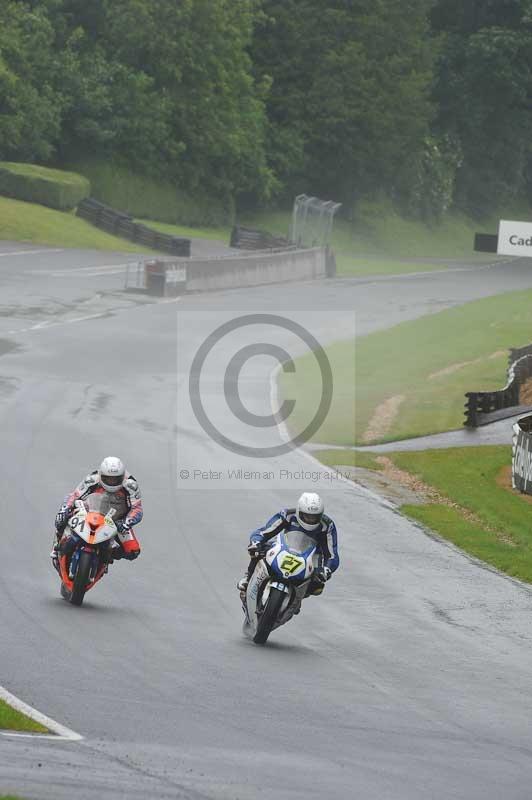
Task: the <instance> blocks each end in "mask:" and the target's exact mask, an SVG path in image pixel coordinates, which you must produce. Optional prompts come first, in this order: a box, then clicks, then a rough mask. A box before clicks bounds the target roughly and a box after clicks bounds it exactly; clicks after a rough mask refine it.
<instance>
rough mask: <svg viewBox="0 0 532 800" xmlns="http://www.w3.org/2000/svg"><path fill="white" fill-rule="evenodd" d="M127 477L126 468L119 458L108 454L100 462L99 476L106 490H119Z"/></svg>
mask: <svg viewBox="0 0 532 800" xmlns="http://www.w3.org/2000/svg"><path fill="white" fill-rule="evenodd" d="M125 477H126V468H125V467H124V465H123V464H122V462H121V461H120V459H119V458H116V457H115V456H107V458H104V460H103V461H102V463H101V464H100V469H99V478H100V484H101V485H102V486H103V488H104V489H105V491H106V492H112V493H113V494H114V492H117V491H118V490H119V489H120V487H121V486H122V484H123V483H124V478H125Z"/></svg>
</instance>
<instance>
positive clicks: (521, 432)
mask: <svg viewBox="0 0 532 800" xmlns="http://www.w3.org/2000/svg"><path fill="white" fill-rule="evenodd" d="M513 431H514V436H513V445H512V486H513V487H514V489H519V491H520V492H523V493H524V494H532V416H528V417H523V418H522V419H520V420H518V422H516V423H515V425H514V426H513Z"/></svg>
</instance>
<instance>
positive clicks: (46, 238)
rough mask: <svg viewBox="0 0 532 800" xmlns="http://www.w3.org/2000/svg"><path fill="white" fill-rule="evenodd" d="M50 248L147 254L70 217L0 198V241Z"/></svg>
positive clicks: (123, 240)
mask: <svg viewBox="0 0 532 800" xmlns="http://www.w3.org/2000/svg"><path fill="white" fill-rule="evenodd" d="M1 239H3V240H6V241H13V242H29V243H31V244H44V245H50V246H52V247H76V248H87V249H91V250H115V251H118V252H121V253H146V252H148V251H147V250H146V249H145V248H142V247H138V246H137V245H135V244H133V243H132V242H128V241H127V240H126V239H119V238H118V237H116V236H111V234H108V233H105V232H104V231H100V230H98V228H95V227H94V226H93V225H90V224H89V223H88V222H85V221H84V220H82V219H79V217H76V216H75V215H74V214H73V213H66V212H62V211H55V210H53V209H51V208H46V207H45V206H41V205H37V204H35V203H25V202H22V201H20V200H11V199H9V198H7V197H0V240H1Z"/></svg>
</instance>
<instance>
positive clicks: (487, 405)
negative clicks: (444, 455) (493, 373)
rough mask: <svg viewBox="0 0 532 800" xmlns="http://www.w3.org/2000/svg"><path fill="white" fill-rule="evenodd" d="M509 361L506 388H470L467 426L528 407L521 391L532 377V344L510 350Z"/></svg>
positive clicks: (511, 414)
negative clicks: (477, 389) (523, 404)
mask: <svg viewBox="0 0 532 800" xmlns="http://www.w3.org/2000/svg"><path fill="white" fill-rule="evenodd" d="M529 350H530V352H529ZM521 353H522V355H520V354H521ZM509 361H510V366H509V369H508V381H507V383H506V386H505V387H504V388H503V389H499V390H498V391H495V392H467V394H466V405H465V408H466V411H465V416H466V418H465V422H464V425H465V426H466V427H467V428H477V427H478V426H479V425H485V424H487V423H489V422H494V421H495V420H497V419H504V417H509V416H514V415H515V414H518V413H519V411H520V410H521V412H522V411H524V409H523V408H522V407H521V406H520V402H521V398H520V394H521V387H522V385H523V384H524V383H526V381H527V380H528V379H529V378H530V377H532V345H529V346H528V347H521V348H516V349H513V350H510V357H509Z"/></svg>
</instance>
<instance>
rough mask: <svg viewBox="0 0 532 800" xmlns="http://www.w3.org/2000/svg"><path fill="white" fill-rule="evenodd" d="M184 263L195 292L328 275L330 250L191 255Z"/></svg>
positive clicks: (189, 283) (189, 284)
mask: <svg viewBox="0 0 532 800" xmlns="http://www.w3.org/2000/svg"><path fill="white" fill-rule="evenodd" d="M182 263H186V268H187V291H195V292H205V291H212V290H215V289H236V288H238V287H244V286H259V285H260V284H265V283H283V282H285V281H308V280H313V279H316V278H325V276H326V254H325V250H323V249H322V248H319V247H316V248H313V249H310V250H289V251H284V252H277V253H276V252H271V253H269V252H268V253H267V252H261V253H253V254H251V253H247V254H246V255H245V256H244V255H242V256H235V257H228V258H218V259H208V260H196V259H191V260H190V261H187V262H182Z"/></svg>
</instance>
